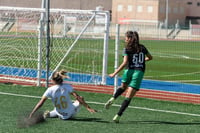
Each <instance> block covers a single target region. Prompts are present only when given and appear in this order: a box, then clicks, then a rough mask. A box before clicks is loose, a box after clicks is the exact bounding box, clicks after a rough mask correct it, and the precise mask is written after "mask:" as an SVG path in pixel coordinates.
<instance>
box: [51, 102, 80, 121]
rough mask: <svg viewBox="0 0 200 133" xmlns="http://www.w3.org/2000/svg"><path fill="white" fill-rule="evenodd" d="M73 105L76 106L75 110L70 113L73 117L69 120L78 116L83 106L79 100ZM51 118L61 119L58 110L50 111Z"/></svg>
mask: <svg viewBox="0 0 200 133" xmlns="http://www.w3.org/2000/svg"><path fill="white" fill-rule="evenodd" d="M73 105H74V110H73V111H72V112H71V113H70V114H71V116H70V117H69V118H72V117H74V116H76V114H77V113H78V112H79V111H80V108H81V104H80V103H79V101H77V100H76V101H74V102H73ZM49 117H50V118H56V117H59V116H58V113H57V111H56V108H54V110H52V111H50V116H49Z"/></svg>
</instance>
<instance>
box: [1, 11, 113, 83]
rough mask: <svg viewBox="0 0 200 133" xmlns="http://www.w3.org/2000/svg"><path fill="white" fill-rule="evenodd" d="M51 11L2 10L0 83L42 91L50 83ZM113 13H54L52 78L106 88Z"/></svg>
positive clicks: (51, 48)
mask: <svg viewBox="0 0 200 133" xmlns="http://www.w3.org/2000/svg"><path fill="white" fill-rule="evenodd" d="M45 16H46V11H45V9H42V8H18V7H0V31H1V32H0V49H1V51H0V57H1V59H0V64H1V65H0V80H1V81H4V82H8V83H9V82H25V81H27V82H29V83H31V84H35V85H40V84H41V83H43V82H45V79H46V77H45V76H46V42H47V41H46V34H47V33H46V31H47V30H46V22H47V21H46V20H47V19H46V17H45ZM108 27H109V12H107V11H92V10H64V9H51V10H50V39H51V41H50V58H49V60H50V65H49V67H50V74H49V75H51V73H52V72H53V71H56V70H61V69H64V70H67V71H69V73H68V76H69V77H70V79H69V80H70V82H75V83H81V84H105V82H106V73H107V70H106V69H107V55H108V54H107V47H108V36H109V28H108Z"/></svg>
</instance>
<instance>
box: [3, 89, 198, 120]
mask: <svg viewBox="0 0 200 133" xmlns="http://www.w3.org/2000/svg"><path fill="white" fill-rule="evenodd" d="M0 95H9V96H17V97H27V98H41V97H40V96H31V95H22V94H14V93H6V92H0ZM87 103H90V104H96V105H104V104H105V103H101V102H91V101H87ZM112 106H114V107H120V106H121V105H118V104H113V105H112ZM128 108H132V109H140V110H147V111H153V112H162V113H170V114H178V115H187V116H195V117H196V116H198V117H200V114H192V113H185V112H177V111H169V110H160V109H152V108H146V107H137V106H129V107H128Z"/></svg>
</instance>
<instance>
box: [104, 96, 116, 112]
mask: <svg viewBox="0 0 200 133" xmlns="http://www.w3.org/2000/svg"><path fill="white" fill-rule="evenodd" d="M113 101H114V98H113V97H111V98H110V99H109V100H108V101H107V102H106V104H105V106H104V107H105V109H109V108H110V106H111V105H112V104H113Z"/></svg>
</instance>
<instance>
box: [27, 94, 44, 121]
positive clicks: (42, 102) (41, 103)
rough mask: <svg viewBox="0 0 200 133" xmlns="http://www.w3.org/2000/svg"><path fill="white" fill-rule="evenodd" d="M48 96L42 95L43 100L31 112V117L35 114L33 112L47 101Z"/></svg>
mask: <svg viewBox="0 0 200 133" xmlns="http://www.w3.org/2000/svg"><path fill="white" fill-rule="evenodd" d="M46 99H47V98H46V97H42V98H41V100H40V101H39V102H38V103H37V105H36V106H35V107H34V109H33V111H32V112H31V113H30V115H29V118H31V117H32V116H33V114H34V113H35V112H36V111H37V110H38V109H39V108H40V107H42V105H43V104H44V102H45V101H46Z"/></svg>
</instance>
